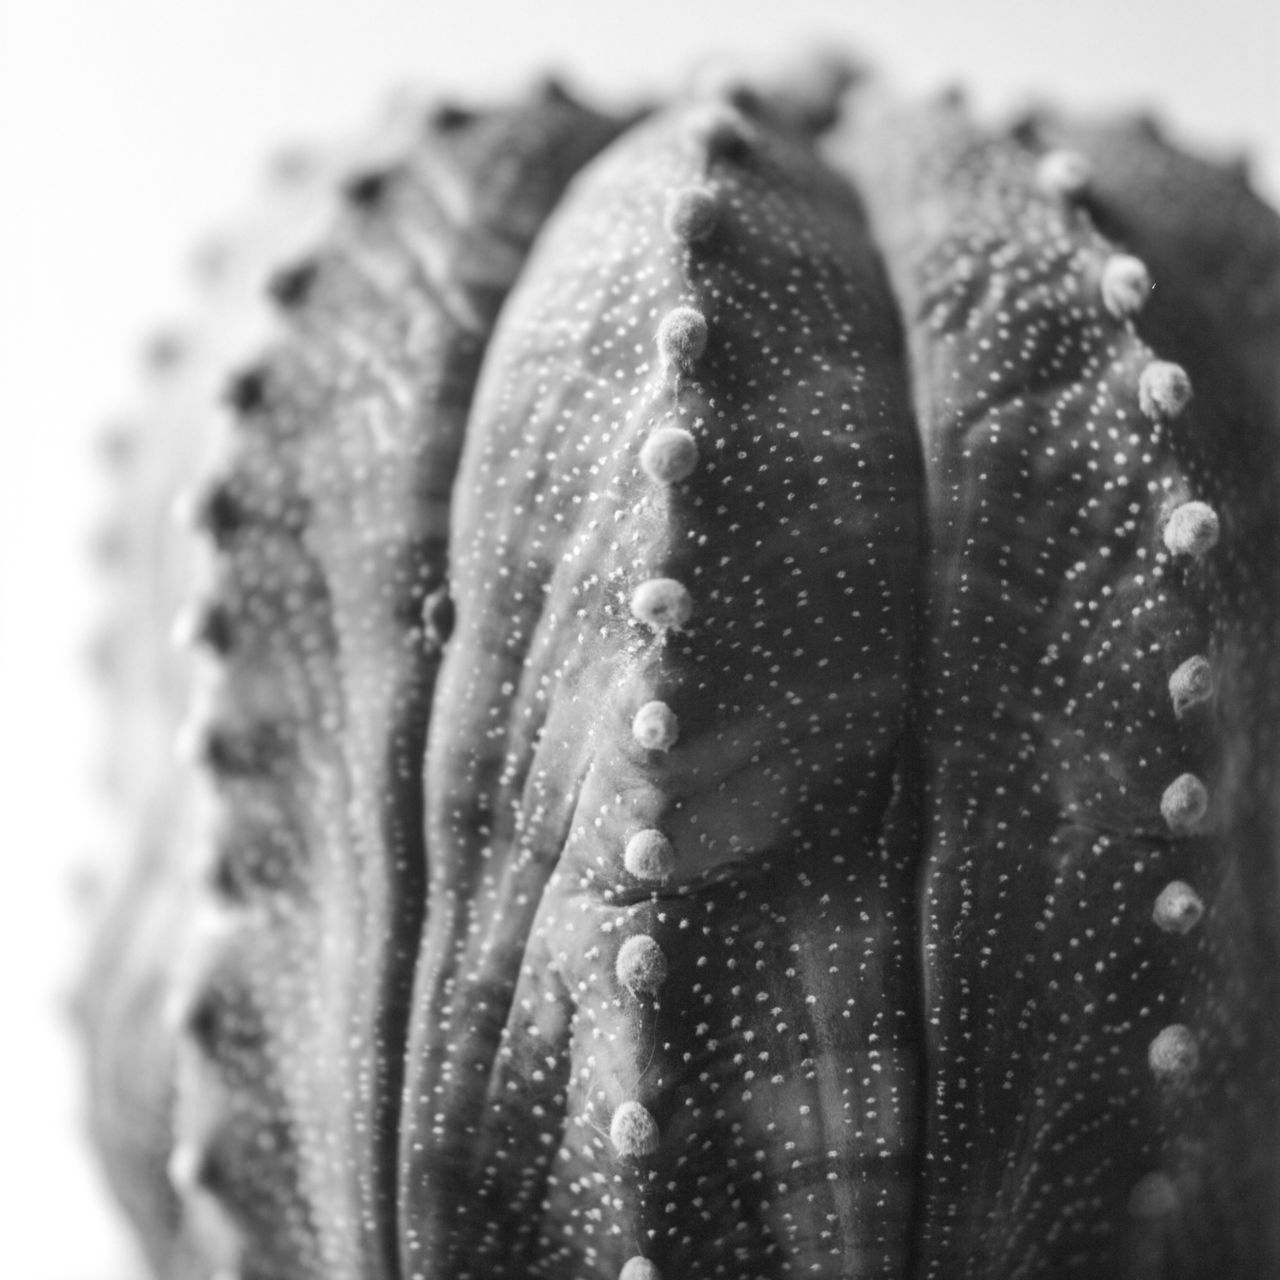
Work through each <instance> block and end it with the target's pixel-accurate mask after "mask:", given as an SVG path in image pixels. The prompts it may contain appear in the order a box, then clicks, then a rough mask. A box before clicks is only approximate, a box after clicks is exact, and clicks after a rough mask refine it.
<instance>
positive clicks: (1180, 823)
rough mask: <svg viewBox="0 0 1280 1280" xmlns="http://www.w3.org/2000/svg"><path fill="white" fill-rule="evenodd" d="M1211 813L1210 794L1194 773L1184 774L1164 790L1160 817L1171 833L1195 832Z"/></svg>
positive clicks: (1161, 798)
mask: <svg viewBox="0 0 1280 1280" xmlns="http://www.w3.org/2000/svg"><path fill="white" fill-rule="evenodd" d="M1208 812H1209V792H1208V791H1207V790H1206V789H1205V785H1204V783H1203V782H1201V781H1200V779H1199V778H1197V777H1196V775H1195V774H1194V773H1184V774H1181V775H1180V776H1179V777H1177V778H1175V779H1174V780H1173V781H1172V782H1171V783H1169V785H1168V786H1167V787H1165V789H1164V795H1162V796H1161V797H1160V816H1161V817H1162V818H1164V820H1165V822H1167V823H1168V824H1169V829H1170V830H1171V831H1177V832H1186V831H1194V830H1195V828H1196V827H1198V826H1199V825H1200V823H1201V822H1202V821H1203V820H1204V816H1205V814H1206V813H1208Z"/></svg>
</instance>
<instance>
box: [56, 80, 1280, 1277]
mask: <svg viewBox="0 0 1280 1280" xmlns="http://www.w3.org/2000/svg"><path fill="white" fill-rule="evenodd" d="M406 120H408V124H406ZM388 134H389V136H387V137H381V138H378V139H375V140H374V141H373V142H372V143H370V144H369V147H368V151H369V153H370V155H369V156H367V157H366V156H362V155H360V154H357V156H355V157H345V158H341V159H340V161H339V162H338V163H337V165H336V168H337V173H336V175H335V174H334V173H333V168H334V166H330V168H329V169H323V170H322V171H320V172H319V173H318V174H312V175H311V177H310V178H309V179H307V180H306V181H305V182H303V183H302V186H303V187H304V188H305V191H304V192H303V194H299V181H298V179H297V178H296V176H295V179H294V181H293V186H292V188H291V190H290V192H289V193H286V196H285V197H283V205H284V208H283V210H282V212H281V213H280V214H279V215H277V217H276V219H275V223H274V224H273V226H275V227H276V228H277V229H276V230H272V229H270V228H268V229H267V230H265V231H263V232H262V234H261V235H260V236H259V239H260V240H261V241H262V242H263V245H264V247H263V248H262V249H261V250H256V251H255V253H256V257H254V258H253V260H252V262H251V263H250V264H249V266H244V265H243V264H241V266H240V267H239V268H238V270H239V271H240V278H238V280H237V283H236V284H235V286H234V287H225V288H224V293H225V294H226V299H227V300H226V304H225V306H223V307H222V308H221V310H220V311H219V312H218V313H217V314H215V316H214V318H213V319H212V320H211V321H210V323H209V325H208V331H207V333H206V334H205V335H203V336H198V337H197V338H196V339H194V340H193V342H192V344H191V349H190V350H189V351H188V352H187V353H186V354H182V353H179V355H178V358H177V360H176V365H177V367H176V368H171V369H167V370H165V371H164V372H163V374H162V375H161V376H162V378H163V380H164V389H163V390H162V393H161V395H160V397H159V400H158V403H157V405H156V406H155V408H154V410H153V412H152V414H151V418H152V420H153V421H152V423H151V424H147V423H143V424H142V429H141V430H140V436H141V438H140V440H139V442H138V447H137V448H136V449H135V450H133V451H132V457H131V458H127V459H125V460H124V461H122V463H121V469H122V472H123V474H122V477H121V484H122V486H123V492H124V493H125V495H126V496H125V500H124V502H123V503H122V515H121V520H122V533H121V536H120V538H119V539H117V541H118V542H120V543H121V544H122V545H123V548H124V551H123V555H124V562H123V565H122V568H121V570H120V571H118V573H117V576H118V578H119V581H120V584H121V586H120V592H121V599H122V602H123V603H122V606H121V609H120V616H119V618H118V620H117V621H116V622H115V624H114V625H113V627H112V629H111V633H110V634H109V637H108V639H109V641H110V644H109V645H108V646H107V652H108V655H109V657H110V658H111V671H112V685H113V687H114V689H115V695H114V696H115V698H116V703H115V706H116V713H117V716H118V719H119V723H120V726H121V733H122V734H123V735H124V739H123V740H124V741H125V742H126V743H128V744H130V747H131V749H130V750H129V751H127V752H124V753H122V754H123V756H124V757H125V758H124V759H123V760H122V761H121V767H120V770H119V772H120V775H121V776H120V779H119V787H120V789H121V792H122V799H123V802H124V805H125V807H126V808H127V809H128V810H129V812H130V813H131V814H133V815H134V820H133V827H132V830H133V831H134V833H135V835H134V843H135V846H136V850H135V855H134V858H133V861H132V863H131V866H130V869H129V871H128V873H127V874H126V875H125V876H124V877H123V879H122V881H121V884H120V886H119V889H118V891H117V893H116V894H115V896H114V898H113V899H112V901H111V903H110V905H109V908H108V910H107V912H106V914H105V918H104V920H103V922H102V924H101V925H100V927H99V931H98V934H97V941H96V943H95V946H94V951H93V956H92V960H91V964H90V968H89V976H88V977H87V978H86V981H85V984H84V990H83V992H82V995H81V999H80V1009H81V1016H82V1019H83V1022H84V1024H85V1029H86V1033H87V1039H88V1044H89V1051H90V1052H89V1060H90V1066H91V1075H92V1082H93V1089H92V1096H93V1103H94V1109H93V1114H94V1122H95V1129H96V1133H97V1136H98V1139H99V1143H100V1146H101V1147H102V1149H103V1153H104V1156H105V1159H106V1161H107V1164H108V1167H109V1169H110V1171H111V1172H112V1175H113V1178H114V1181H115V1184H116V1186H117V1189H118V1192H119V1195H120V1197H121V1199H122V1201H123V1203H124V1204H125V1206H126V1208H127V1209H128V1211H129V1212H130V1214H131V1216H132V1217H133V1219H134V1221H135V1223H136V1225H137V1227H138V1230H139V1233H140V1236H141V1237H142V1239H143V1241H144V1243H145V1246H146V1248H147V1250H148V1253H149V1257H150V1259H151V1262H152V1264H153V1267H154V1269H155V1272H156V1274H157V1275H159V1276H165V1277H175V1278H176V1280H189V1278H191V1280H194V1277H212V1276H237V1277H243V1278H244V1280H268V1278H269V1280H286V1278H287V1280H321V1278H324V1280H337V1278H338V1277H343V1278H346V1277H361V1278H362V1280H393V1278H394V1280H437V1278H438V1280H446V1278H447V1280H481V1278H483V1277H511V1278H512V1280H516V1278H519V1277H537V1276H543V1277H556V1278H560V1277H563V1278H565V1280H588V1278H596V1277H607V1278H613V1277H623V1278H625V1280H657V1278H659V1277H667V1278H668V1280H671V1278H673V1277H676V1276H681V1277H684V1276H704V1277H768V1278H770V1280H772V1278H774V1277H782V1276H792V1275H795V1276H799V1275H805V1276H830V1277H836V1276H842V1277H843V1276H858V1277H879V1278H883V1280H889V1278H891V1277H892V1278H895V1280H898V1278H903V1280H906V1278H908V1277H909V1278H912V1280H926V1278H932V1280H941V1278H943V1277H946V1278H948V1280H951V1278H953V1277H973V1278H974V1280H977V1278H983V1280H985V1278H988V1277H991V1278H995V1277H1015V1276H1033V1275H1038V1276H1077V1275H1078V1276H1086V1275H1087V1276H1089V1277H1115V1278H1116V1280H1121V1278H1122V1277H1123V1278H1125V1280H1130V1278H1132V1280H1146V1278H1148V1277H1152V1278H1154V1277H1199V1276H1204V1275H1209V1274H1213V1275H1215V1276H1217V1275H1221V1276H1240V1277H1244V1276H1258V1275H1265V1274H1271V1273H1273V1272H1276V1271H1277V1270H1280V1225H1278V1224H1280V1213H1278V1212H1277V1210H1278V1209H1280V989H1278V988H1280V883H1278V873H1280V861H1278V855H1280V800H1277V795H1280V791H1278V790H1277V787H1276V785H1275V783H1276V781H1277V769H1276V764H1277V760H1276V752H1277V745H1276V736H1275V732H1274V726H1275V725H1276V724H1277V722H1278V721H1280V707H1278V706H1277V701H1276V695H1275V694H1274V692H1273V690H1274V689H1276V688H1277V687H1280V671H1278V670H1277V664H1278V663H1280V580H1278V574H1280V558H1278V557H1277V555H1276V549H1277V547H1280V511H1278V510H1277V504H1276V503H1275V501H1274V495H1275V493H1276V492H1277V491H1278V488H1277V486H1278V485H1280V378H1278V376H1277V370H1280V361H1277V359H1276V353H1277V350H1278V349H1280V220H1278V219H1277V217H1276V215H1275V214H1274V213H1273V212H1272V211H1271V210H1269V209H1268V208H1267V207H1266V206H1265V205H1264V204H1263V203H1262V202H1261V201H1260V200H1259V199H1258V198H1257V197H1256V196H1254V195H1253V194H1252V193H1251V192H1250V191H1249V189H1248V186H1247V184H1246V182H1245V181H1244V179H1243V177H1242V175H1241V174H1240V173H1238V172H1237V171H1235V170H1233V169H1228V168H1222V167H1216V166H1214V165H1212V164H1209V163H1207V162H1205V161H1201V160H1198V159H1195V158H1193V157H1191V156H1188V155H1186V154H1183V153H1182V152H1181V151H1179V150H1178V149H1176V148H1175V147H1174V146H1172V145H1171V144H1169V143H1168V142H1167V141H1166V140H1165V139H1164V138H1163V137H1162V136H1161V135H1160V132H1159V130H1158V129H1157V128H1156V127H1155V126H1153V125H1152V124H1151V123H1150V122H1148V121H1144V120H1137V119H1135V120H1127V121H1120V122H1102V123H1095V122H1089V121H1078V120H1075V119H1071V118H1068V117H1061V116H1057V115H1054V114H1052V113H1049V112H1047V111H1039V112H1036V113H1033V114H1030V115H1027V116H1026V117H1024V118H1020V119H1018V120H1016V121H1014V122H1012V123H1010V124H1008V125H1007V126H1003V127H994V126H988V125H984V124H981V123H979V122H978V121H976V120H975V119H974V118H973V117H972V115H971V113H970V112H969V110H968V109H967V107H966V106H965V104H964V102H963V100H962V99H961V98H960V97H959V96H958V95H955V94H947V95H944V96H943V97H941V98H940V99H937V100H931V101H928V102H925V103H912V102H904V101H900V100H898V99H897V98H895V97H894V95H893V94H892V93H891V91H889V90H888V89H886V88H884V87H883V86H882V85H881V84H880V83H879V82H878V81H877V80H876V79H875V78H873V77H868V76H864V75H861V74H858V75H855V74H852V73H848V74H838V73H833V72H832V70H831V69H830V68H828V69H827V74H825V75H822V76H818V75H814V76H811V77H809V78H807V79H805V80H797V81H791V82H789V83H780V84H777V85H764V86H758V87H747V86H743V85H733V86H726V87H723V88H721V89H720V90H718V91H716V92H713V93H709V94H702V95H690V96H688V97H684V98H681V99H679V100H677V101H675V102H674V103H672V104H670V105H667V106H664V107H662V108H659V109H654V110H648V111H645V112H638V113H635V114H634V115H627V116H621V115H619V116H612V115H607V114H603V113H600V112H597V111H595V110H592V109H588V108H586V107H583V106H580V105H578V104H577V103H576V102H575V101H574V100H572V99H571V98H570V97H569V95H568V94H566V93H565V91H564V90H563V89H561V88H560V87H559V86H557V85H555V84H552V83H547V84H545V85H542V86H540V87H538V88H537V89H536V90H535V91H533V92H532V94H530V95H529V96H527V97H526V98H524V99H522V100H520V101H518V102H516V103H514V104H513V105H512V106H511V107H509V108H505V109H498V110H494V111H480V110H471V109H463V108H458V107H454V106H436V107H434V108H433V109H432V110H430V111H428V112H425V113H423V114H422V117H421V118H419V116H418V115H415V114H413V113H409V115H402V116H401V118H400V119H399V120H398V122H397V123H396V124H395V126H394V127H390V126H389V127H388ZM392 153H394V158H390V157H391V154H392ZM326 183H328V184H330V185H333V186H336V187H337V188H338V190H339V192H340V199H339V207H338V208H337V209H336V210H335V211H334V212H333V213H332V215H331V218H330V220H329V223H328V226H327V230H326V231H325V233H324V234H323V236H322V237H321V238H320V239H319V241H318V242H316V243H313V244H311V246H310V247H309V248H308V250H307V252H306V253H305V254H302V255H301V256H299V255H298V254H297V252H296V250H295V251H292V256H290V254H286V255H285V256H284V260H283V262H276V265H275V266H274V267H273V269H272V274H271V275H270V278H269V281H268V283H267V285H266V288H265V295H264V296H265V297H266V298H267V299H268V302H269V306H270V308H271V309H272V311H273V316H274V319H273V325H274V329H273V333H272V336H271V337H270V338H269V339H266V340H264V341H260V342H258V345H257V346H256V347H254V348H253V351H254V354H253V355H252V356H251V358H249V359H248V360H243V359H239V358H238V357H237V359H236V360H233V361H232V367H231V368H230V369H228V361H227V352H226V342H225V340H224V339H223V338H221V337H219V336H217V335H221V334H223V333H225V332H227V331H228V330H229V327H233V326H232V321H231V320H230V319H228V316H232V317H234V316H236V315H239V314H240V313H241V311H242V310H243V309H244V307H243V298H242V297H241V296H240V295H242V294H243V293H245V292H246V288H247V285H246V283H245V282H246V281H249V280H255V279H256V278H257V275H259V274H261V273H260V271H258V267H259V266H260V265H261V263H263V262H266V261H272V260H273V259H274V258H278V257H279V256H280V255H279V249H278V245H277V243H276V242H277V241H279V240H280V239H281V236H282V234H283V236H284V238H285V239H286V240H287V239H288V233H287V227H288V225H289V223H290V222H291V221H295V220H296V221H299V222H303V221H306V219H304V218H303V217H302V214H301V212H300V210H301V208H302V207H303V206H308V207H309V203H310V202H312V194H310V193H311V192H312V190H313V188H316V187H318V186H324V185H325V184H326ZM308 184H309V185H308ZM280 227H284V228H285V229H286V230H285V231H284V232H283V233H281V232H280V231H279V228H280ZM211 335H212V336H211ZM255 341H257V340H256V339H255ZM219 343H221V344H222V345H221V346H220V345H219ZM184 366H185V367H184ZM175 387H177V388H179V390H177V391H175V390H174V389H173V388H175ZM215 387H217V388H220V390H221V394H222V405H221V412H222V413H223V414H224V415H225V416H226V417H227V418H228V419H229V422H227V423H221V422H220V420H219V415H218V413H217V412H215V407H214V405H213V400H214V398H215V397H214V395H213V394H212V389H213V388H215ZM179 432H183V433H185V434H179ZM193 460H196V461H193ZM188 481H194V482H195V484H196V488H195V489H194V491H193V492H192V496H189V497H187V498H186V499H184V500H183V501H181V502H180V503H179V508H180V514H181V516H182V517H183V519H184V520H185V521H186V523H187V524H188V526H190V527H191V528H192V529H193V530H194V532H195V535H196V536H195V537H194V538H184V537H182V536H179V535H174V534H168V533H162V532H161V531H160V530H161V526H162V523H163V522H162V520H161V519H160V513H161V512H162V511H163V510H165V509H166V508H167V507H168V505H169V504H170V501H171V499H172V498H173V496H174V493H175V492H176V491H177V490H178V489H179V488H180V487H181V485H182V484H183V483H185V482H188ZM199 545H203V546H204V547H205V549H206V551H205V557H206V558H205V560H204V561H203V562H201V563H197V562H195V561H193V559H192V555H193V552H192V551H191V549H190V548H192V547H195V546H199ZM193 581H201V582H202V585H201V587H200V593H199V595H198V596H197V595H195V594H194V593H193V587H192V583H193ZM183 603H185V605H186V606H187V607H186V609H185V611H184V612H183V613H182V615H181V621H180V624H179V626H178V627H177V635H178V639H179V641H180V642H181V643H182V645H183V646H184V648H183V651H182V653H181V654H180V656H178V657H171V656H168V655H165V654H163V653H162V652H161V651H160V649H159V647H158V645H157V642H156V639H155V637H156V636H157V634H159V633H160V632H161V631H162V630H164V629H166V628H167V626H168V617H167V615H168V614H169V613H170V612H171V611H172V610H173V609H174V608H175V607H176V606H178V605H180V604H183ZM199 655H202V656H203V658H204V659H206V661H205V662H204V663H203V664H202V667H201V672H200V674H199V677H198V678H193V677H192V676H191V675H190V671H191V669H192V668H193V667H194V666H195V665H196V664H195V658H196V657H197V656H199ZM193 689H194V692H192V690H193ZM180 712H181V713H182V714H187V713H191V714H192V715H193V716H194V719H193V720H192V721H191V723H190V724H189V725H188V726H187V728H186V729H185V730H184V732H183V733H182V734H181V735H180V736H181V740H182V744H183V747H184V757H185V758H184V760H183V761H182V762H179V763H173V762H170V761H169V760H168V758H167V757H166V756H165V755H164V754H163V753H162V752H161V751H159V750H158V749H157V746H156V744H157V743H159V742H161V741H162V740H166V739H167V738H168V736H169V735H170V734H171V732H172V730H173V729H174V728H175V727H176V723H177V720H178V717H179V714H180Z"/></svg>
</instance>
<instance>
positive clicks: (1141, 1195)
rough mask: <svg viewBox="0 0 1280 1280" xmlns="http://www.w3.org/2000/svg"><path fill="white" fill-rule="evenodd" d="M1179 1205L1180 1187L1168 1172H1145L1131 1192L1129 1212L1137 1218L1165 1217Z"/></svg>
mask: <svg viewBox="0 0 1280 1280" xmlns="http://www.w3.org/2000/svg"><path fill="white" fill-rule="evenodd" d="M1177 1207H1178V1188H1177V1187H1176V1186H1175V1185H1174V1183H1173V1180H1172V1179H1171V1178H1170V1177H1168V1175H1167V1174H1163V1173H1147V1174H1144V1175H1143V1176H1142V1177H1141V1178H1139V1179H1138V1181H1137V1182H1135V1183H1134V1184H1133V1190H1132V1191H1130V1193H1129V1213H1130V1214H1131V1215H1132V1216H1133V1217H1135V1218H1163V1217H1164V1216H1165V1215H1166V1214H1170V1213H1172V1212H1173V1211H1174V1210H1175V1209H1176V1208H1177Z"/></svg>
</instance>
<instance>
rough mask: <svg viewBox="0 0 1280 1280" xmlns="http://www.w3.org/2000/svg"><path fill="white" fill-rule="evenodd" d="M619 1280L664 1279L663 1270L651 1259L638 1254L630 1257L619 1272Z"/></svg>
mask: <svg viewBox="0 0 1280 1280" xmlns="http://www.w3.org/2000/svg"><path fill="white" fill-rule="evenodd" d="M618 1280H662V1272H661V1271H659V1270H658V1268H657V1267H655V1266H654V1265H653V1263H652V1262H650V1261H649V1259H648V1258H642V1257H640V1255H639V1254H637V1255H636V1256H635V1257H634V1258H628V1259H627V1260H626V1262H624V1263H623V1264H622V1270H621V1271H619V1272H618Z"/></svg>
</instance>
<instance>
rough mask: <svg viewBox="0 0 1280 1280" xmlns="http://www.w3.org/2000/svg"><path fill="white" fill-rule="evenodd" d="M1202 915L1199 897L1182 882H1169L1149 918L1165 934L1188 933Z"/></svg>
mask: <svg viewBox="0 0 1280 1280" xmlns="http://www.w3.org/2000/svg"><path fill="white" fill-rule="evenodd" d="M1203 915H1204V903H1203V902H1202V901H1201V900H1200V895H1199V894H1198V893H1197V892H1196V891H1195V890H1194V889H1193V888H1192V887H1191V886H1190V885H1189V884H1187V883H1186V882H1185V881H1183V880H1171V881H1170V882H1169V883H1168V884H1167V885H1165V887H1164V888H1163V889H1161V890H1160V895H1159V897H1157V898H1156V905H1155V906H1154V907H1153V908H1152V911H1151V918H1152V919H1153V920H1154V921H1155V922H1156V924H1158V925H1159V926H1160V928H1162V929H1163V930H1164V931H1165V932H1166V933H1189V932H1190V931H1191V930H1192V929H1194V928H1195V927H1196V925H1198V924H1199V923H1200V918H1201V917H1202V916H1203Z"/></svg>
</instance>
